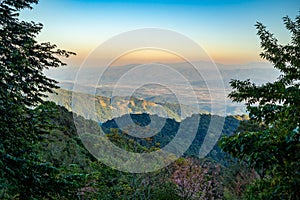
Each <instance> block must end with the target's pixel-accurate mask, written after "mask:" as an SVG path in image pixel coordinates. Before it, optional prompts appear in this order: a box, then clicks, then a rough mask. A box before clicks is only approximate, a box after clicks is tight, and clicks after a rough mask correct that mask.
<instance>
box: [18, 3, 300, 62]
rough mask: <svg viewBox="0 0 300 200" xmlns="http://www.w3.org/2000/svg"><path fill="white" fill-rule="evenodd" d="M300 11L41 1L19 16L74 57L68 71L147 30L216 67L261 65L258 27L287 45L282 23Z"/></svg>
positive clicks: (270, 6) (266, 6) (297, 6)
mask: <svg viewBox="0 0 300 200" xmlns="http://www.w3.org/2000/svg"><path fill="white" fill-rule="evenodd" d="M299 11H300V3H299V2H298V1H297V0H245V1H237V0H199V1H184V0H175V1H170V0H167V1H163V0H152V1H145V0H143V1H141V0H140V1H138V0H131V1H129V0H127V1H126V0H125V1H121V0H112V1H108V0H104V1H100V0H40V2H39V4H38V5H35V6H34V9H33V10H26V11H23V12H22V15H21V16H22V18H23V19H26V20H33V21H37V22H41V23H43V24H44V29H43V31H42V33H41V34H40V36H39V38H38V39H39V41H50V42H53V43H55V44H57V45H58V46H59V47H60V48H62V49H67V50H72V51H75V52H77V54H78V55H77V56H76V57H75V58H71V59H70V60H69V61H68V63H69V64H70V65H80V63H81V62H82V61H83V60H84V58H86V56H87V55H88V53H89V52H91V51H92V50H93V49H95V48H96V47H97V46H98V45H100V44H101V43H102V42H104V41H106V40H107V39H109V38H111V37H112V36H115V35H118V34H120V33H123V32H126V31H130V30H134V29H139V28H149V27H155V28H163V29H170V30H173V31H176V32H179V33H181V34H184V35H186V36H188V37H189V38H191V39H192V40H194V41H195V42H197V43H198V44H199V45H201V46H202V47H203V48H204V49H205V50H206V51H207V53H208V54H209V55H210V56H211V57H212V59H214V60H215V61H216V62H219V63H247V62H257V61H262V60H261V59H260V58H259V55H258V54H259V53H260V47H259V40H258V37H257V36H256V30H255V27H254V24H255V23H256V21H260V22H262V23H264V24H265V25H266V26H267V27H268V29H270V30H271V31H272V32H273V33H274V34H275V36H276V37H278V39H279V40H280V42H282V43H287V42H288V41H289V33H288V32H287V31H286V30H285V28H284V25H283V23H282V17H283V16H286V15H289V16H290V17H291V18H294V17H295V16H296V15H297V14H299Z"/></svg>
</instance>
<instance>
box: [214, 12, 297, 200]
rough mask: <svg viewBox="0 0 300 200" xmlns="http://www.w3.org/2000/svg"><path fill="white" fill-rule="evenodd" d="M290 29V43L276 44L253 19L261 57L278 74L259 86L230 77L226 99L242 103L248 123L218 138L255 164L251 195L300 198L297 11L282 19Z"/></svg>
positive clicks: (250, 188) (234, 153)
mask: <svg viewBox="0 0 300 200" xmlns="http://www.w3.org/2000/svg"><path fill="white" fill-rule="evenodd" d="M283 21H284V24H285V26H286V28H287V30H288V31H289V32H290V33H291V41H290V43H289V44H286V45H281V44H278V41H277V39H276V38H275V37H274V36H273V34H271V33H270V32H269V31H268V30H267V29H266V27H265V26H264V25H263V24H261V23H257V24H256V28H257V30H258V32H257V34H258V36H259V38H260V40H261V47H262V50H263V52H262V53H261V54H260V55H261V57H262V58H264V59H266V60H268V61H270V62H271V63H273V65H274V67H275V68H276V69H278V70H280V72H281V73H282V74H281V76H280V77H278V79H277V80H276V81H275V82H273V83H266V84H263V85H261V86H258V85H255V84H254V83H251V82H250V80H246V81H240V80H232V81H231V82H230V83H231V86H232V87H233V89H234V90H233V92H231V93H230V94H229V97H230V98H231V99H232V100H233V101H236V102H242V101H245V102H246V105H247V109H248V111H249V113H250V122H249V123H248V125H247V124H243V127H241V128H240V131H239V132H238V134H236V135H233V136H231V137H225V138H223V139H222V141H221V142H220V146H221V147H222V148H223V150H224V151H226V152H229V153H230V154H232V155H233V156H234V157H237V158H238V159H240V160H242V161H243V162H246V163H248V164H249V166H251V167H254V168H255V169H256V171H257V172H258V173H259V174H260V176H261V178H260V179H258V180H257V181H255V182H254V183H253V184H252V185H251V186H250V187H249V188H248V192H247V194H246V195H247V197H248V198H250V199H299V198H300V192H299V191H300V190H299V185H300V171H299V169H300V159H299V158H300V154H299V152H300V133H299V126H300V103H299V102H300V88H299V86H300V15H298V16H297V17H296V19H295V21H293V20H291V19H290V18H289V17H284V18H283Z"/></svg>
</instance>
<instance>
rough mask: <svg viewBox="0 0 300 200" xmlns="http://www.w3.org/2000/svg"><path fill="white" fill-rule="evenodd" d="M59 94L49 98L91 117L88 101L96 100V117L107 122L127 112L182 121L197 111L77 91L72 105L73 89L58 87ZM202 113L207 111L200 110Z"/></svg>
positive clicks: (187, 107) (139, 99)
mask: <svg viewBox="0 0 300 200" xmlns="http://www.w3.org/2000/svg"><path fill="white" fill-rule="evenodd" d="M56 92H57V94H49V97H48V98H47V99H48V100H50V101H54V102H56V103H57V104H58V105H62V106H64V107H66V108H67V109H68V110H69V111H72V110H73V111H75V112H76V113H77V114H79V115H82V116H84V117H85V118H89V115H91V113H93V112H94V111H93V110H92V109H93V108H89V107H88V106H87V104H86V101H90V100H92V101H93V102H95V115H96V116H95V117H96V119H95V120H97V121H99V122H105V121H107V120H111V119H113V118H116V117H120V116H122V115H125V114H141V113H148V114H152V115H154V114H156V115H158V116H160V117H163V118H171V119H175V120H176V121H181V120H183V119H185V118H186V117H188V116H191V115H192V114H198V113H195V110H196V109H195V108H194V107H193V106H187V105H179V104H176V103H168V102H164V103H156V102H153V101H148V100H145V99H141V98H137V97H113V98H110V97H105V96H94V95H91V94H86V93H79V92H75V93H76V101H77V102H78V103H76V104H75V105H73V106H74V107H72V95H74V94H73V92H72V91H68V90H63V89H57V90H56ZM200 112H201V113H207V111H204V110H202V111H201V110H200Z"/></svg>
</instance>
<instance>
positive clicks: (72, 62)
mask: <svg viewBox="0 0 300 200" xmlns="http://www.w3.org/2000/svg"><path fill="white" fill-rule="evenodd" d="M75 52H76V50H75ZM76 53H77V55H76V56H71V57H70V58H68V59H65V58H63V59H62V60H63V61H64V62H65V63H67V65H69V66H74V67H79V66H81V65H82V64H83V63H84V61H85V60H86V59H89V60H92V62H93V63H95V65H96V64H97V63H98V62H99V59H105V58H106V57H107V55H102V57H101V58H99V57H98V58H92V57H89V52H88V51H86V50H85V51H77V52H76ZM107 54H109V52H107ZM209 56H210V59H211V60H212V61H214V62H216V63H221V64H245V63H250V62H263V61H264V60H263V59H261V58H260V57H259V52H258V53H257V54H256V55H254V54H253V55H249V54H245V53H244V52H240V54H236V52H230V51H227V52H214V53H213V54H210V55H209ZM193 61H200V60H199V59H197V58H196V57H195V60H193ZM155 62H156V63H181V62H186V60H185V59H184V58H182V57H180V56H178V55H175V54H173V53H171V52H167V51H163V50H159V49H158V50H153V49H151V50H150V49H146V50H136V51H132V52H129V53H127V54H125V55H122V56H120V57H119V58H117V59H116V60H115V61H113V62H112V64H111V66H122V65H128V64H146V63H155Z"/></svg>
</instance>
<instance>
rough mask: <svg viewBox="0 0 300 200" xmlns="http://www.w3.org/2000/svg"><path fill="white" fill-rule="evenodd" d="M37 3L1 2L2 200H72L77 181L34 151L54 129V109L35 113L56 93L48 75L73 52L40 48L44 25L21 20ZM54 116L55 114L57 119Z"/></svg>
mask: <svg viewBox="0 0 300 200" xmlns="http://www.w3.org/2000/svg"><path fill="white" fill-rule="evenodd" d="M33 3H38V0H3V1H0V113H1V114H0V127H1V128H0V130H1V131H0V199H13V198H18V199H41V198H53V197H60V198H63V197H71V196H72V195H74V194H75V191H76V184H77V182H76V181H75V179H71V178H68V177H67V175H64V173H63V171H62V170H61V169H58V168H55V167H53V166H52V165H51V164H50V163H43V162H42V161H41V160H40V159H39V156H38V155H37V154H36V152H35V151H34V147H35V145H36V144H37V142H38V141H39V139H40V136H41V135H42V134H46V133H48V132H49V130H50V129H51V126H52V125H51V123H50V117H51V108H49V107H37V108H36V109H34V107H36V106H38V105H39V104H41V103H42V102H43V100H42V99H43V97H46V93H49V92H50V93H51V92H53V89H55V88H57V86H56V81H54V80H52V79H49V78H47V77H46V76H45V75H44V74H43V70H45V69H48V68H52V67H59V66H61V65H64V63H63V62H61V61H60V60H59V58H58V56H64V57H68V56H69V55H71V54H74V53H72V52H67V51H64V50H60V49H57V48H56V46H55V45H53V44H50V43H38V42H37V41H36V37H37V35H38V34H39V32H40V31H41V29H42V24H39V23H34V22H24V21H20V20H19V18H18V17H19V12H20V11H21V10H22V9H26V8H28V9H31V8H32V7H31V4H33ZM52 114H53V113H52Z"/></svg>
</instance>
